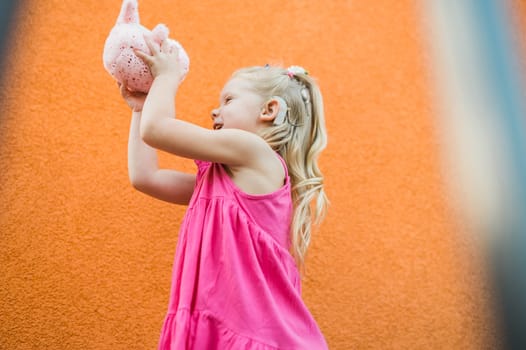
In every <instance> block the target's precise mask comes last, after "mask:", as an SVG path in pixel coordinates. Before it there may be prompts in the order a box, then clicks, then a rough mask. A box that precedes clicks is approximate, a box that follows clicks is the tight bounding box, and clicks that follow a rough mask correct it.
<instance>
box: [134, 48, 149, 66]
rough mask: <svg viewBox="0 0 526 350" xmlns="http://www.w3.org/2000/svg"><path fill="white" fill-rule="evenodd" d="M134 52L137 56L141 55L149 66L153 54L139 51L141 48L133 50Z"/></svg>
mask: <svg viewBox="0 0 526 350" xmlns="http://www.w3.org/2000/svg"><path fill="white" fill-rule="evenodd" d="M133 52H134V53H135V54H136V55H137V57H139V58H140V59H142V60H143V61H144V63H146V64H147V65H148V66H149V65H150V64H151V62H152V56H150V55H147V54H145V53H144V52H142V51H139V50H137V49H135V50H133Z"/></svg>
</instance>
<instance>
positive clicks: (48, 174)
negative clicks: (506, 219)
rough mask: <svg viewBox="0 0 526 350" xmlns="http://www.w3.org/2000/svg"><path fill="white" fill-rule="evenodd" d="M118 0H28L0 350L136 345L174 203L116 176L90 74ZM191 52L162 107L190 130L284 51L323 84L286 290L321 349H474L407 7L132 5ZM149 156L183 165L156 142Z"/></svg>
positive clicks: (20, 35)
mask: <svg viewBox="0 0 526 350" xmlns="http://www.w3.org/2000/svg"><path fill="white" fill-rule="evenodd" d="M120 3H121V2H120V0H104V1H101V0H82V1H77V0H60V1H59V0H47V1H36V0H32V1H31V0H27V1H26V2H25V6H24V8H23V9H22V11H21V12H20V16H19V21H18V25H17V29H16V36H15V40H14V42H13V45H12V46H11V48H10V52H9V63H8V65H7V67H8V71H7V72H5V73H4V76H3V78H4V82H5V85H4V87H3V89H2V90H1V92H0V98H1V105H2V109H1V110H2V112H1V115H0V133H1V134H0V168H1V172H0V196H1V198H2V200H1V202H0V230H1V234H0V240H1V241H0V269H1V271H0V349H152V348H154V347H155V346H156V344H157V340H158V335H159V331H160V327H161V324H162V320H163V318H164V313H165V310H166V306H167V302H168V292H169V286H170V277H171V267H172V259H173V254H174V249H175V245H176V242H177V232H178V226H179V223H180V221H181V218H182V215H183V213H184V209H185V208H184V207H180V206H173V205H169V204H166V203H162V202H159V201H156V200H154V199H151V198H148V197H146V196H144V195H142V194H140V193H138V192H136V191H134V190H133V189H132V187H131V185H130V184H129V182H128V178H127V168H126V145H127V133H128V126H129V117H130V115H129V114H130V113H129V111H128V109H127V107H126V106H125V104H124V103H123V101H122V100H121V99H120V96H119V94H118V91H117V88H116V86H115V84H114V83H113V81H112V79H111V78H110V77H109V75H108V74H107V73H106V72H105V71H104V69H103V67H102V62H101V61H102V58H101V55H102V48H103V44H104V40H105V37H106V35H107V33H108V32H109V30H110V28H111V27H112V26H113V24H114V21H115V19H116V17H117V14H118V11H119V8H120ZM140 11H141V19H142V22H143V23H144V24H145V25H147V26H148V27H152V26H153V25H155V24H156V23H157V22H164V23H166V24H168V25H169V27H170V28H171V30H172V33H173V35H174V36H175V37H176V38H177V39H179V40H180V41H181V43H182V44H183V45H184V47H185V48H186V50H187V52H188V53H189V55H190V57H191V72H190V74H189V76H188V77H187V79H186V80H185V81H184V83H183V86H182V88H181V89H180V94H179V95H178V97H177V102H178V108H179V110H178V113H179V115H180V116H181V117H182V118H184V119H188V120H192V121H195V122H196V123H198V124H200V125H209V117H208V115H209V112H210V110H211V109H212V107H214V106H215V104H216V101H217V99H218V94H219V91H220V89H221V88H222V85H223V84H224V82H225V80H226V79H227V77H228V76H229V75H230V74H231V72H232V71H233V70H234V69H236V68H239V67H242V66H246V65H262V64H265V63H267V62H282V63H283V64H284V65H290V64H300V65H303V66H305V67H307V68H308V70H309V71H310V72H311V74H312V75H314V76H316V77H317V78H318V80H319V83H320V86H321V89H322V92H323V93H324V97H325V104H326V114H327V126H328V131H329V135H330V140H329V147H328V149H327V150H326V152H325V153H324V155H323V158H322V164H321V165H322V168H323V170H324V171H325V175H326V184H327V191H328V194H329V196H330V199H331V202H332V205H331V208H330V212H329V215H328V217H327V219H326V221H325V223H324V224H323V226H322V227H321V229H320V231H318V232H317V233H316V235H315V237H314V242H313V245H312V248H311V253H310V255H309V258H308V260H307V277H306V279H305V281H304V288H303V289H304V291H303V295H304V299H305V301H306V303H307V305H308V307H309V308H310V310H311V311H312V313H313V314H314V316H315V318H316V319H317V321H318V323H319V325H320V327H321V329H322V331H323V332H324V334H325V336H326V338H327V341H328V343H329V345H330V348H331V349H480V348H484V347H485V346H486V345H487V341H488V335H490V336H491V335H492V334H494V332H493V331H491V330H490V329H492V326H491V325H490V324H491V322H490V318H491V317H488V315H487V312H486V311H485V310H486V309H487V297H488V292H487V289H488V286H487V284H486V283H485V282H484V274H483V270H484V268H483V264H482V261H481V260H480V258H479V256H480V254H479V252H478V250H477V249H476V244H475V243H474V242H473V241H472V240H471V239H470V238H469V236H467V235H465V234H463V233H461V232H459V231H458V230H457V228H456V226H455V225H454V224H453V222H452V220H451V215H450V211H449V209H448V206H447V202H446V198H445V195H444V193H446V191H444V185H443V181H442V178H441V177H440V162H439V141H438V140H437V138H436V136H435V132H434V129H433V125H434V121H433V115H432V113H431V103H430V98H429V93H428V91H429V89H430V88H429V84H428V82H427V72H426V69H425V68H426V66H425V63H426V62H427V53H426V50H425V43H424V40H423V37H422V34H421V32H420V22H419V12H418V10H417V8H416V7H415V5H414V3H413V2H412V1H408V0H404V1H349V0H334V1H324V2H322V1H300V0H293V1H279V0H263V1H256V0H254V1H252V0H251V1H246V2H242V3H241V2H239V1H237V0H224V1H212V0H206V1H205V0H200V1H174V0H157V1H153V0H142V1H140ZM161 162H162V165H163V166H166V167H182V168H184V169H187V170H188V171H191V170H193V169H194V166H193V164H192V163H191V162H190V161H186V160H177V159H173V158H172V157H170V156H167V155H164V154H163V155H162V157H161Z"/></svg>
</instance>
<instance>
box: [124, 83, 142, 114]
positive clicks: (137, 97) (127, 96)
mask: <svg viewBox="0 0 526 350" xmlns="http://www.w3.org/2000/svg"><path fill="white" fill-rule="evenodd" d="M117 84H118V85H119V89H120V91H121V95H122V97H123V98H124V100H125V101H126V103H127V104H128V106H130V108H131V109H132V110H133V111H134V112H140V111H142V106H143V105H144V100H146V96H147V94H145V93H144V92H134V91H130V90H128V89H127V88H126V86H124V85H122V84H121V83H117Z"/></svg>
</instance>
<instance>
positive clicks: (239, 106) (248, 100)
mask: <svg viewBox="0 0 526 350" xmlns="http://www.w3.org/2000/svg"><path fill="white" fill-rule="evenodd" d="M263 104H264V101H263V99H262V97H261V96H259V95H258V94H257V93H256V92H254V90H253V89H252V88H251V84H250V82H249V81H248V80H246V79H241V78H232V79H231V80H229V81H228V82H227V83H226V85H225V86H224V88H223V91H222V92H221V95H220V98H219V107H218V108H216V109H214V110H213V111H212V119H213V121H214V129H216V130H217V129H222V128H231V129H242V130H245V131H249V132H254V133H255V132H257V130H258V129H259V128H260V127H261V125H262V124H263V122H262V121H261V120H260V118H259V116H260V114H261V112H262V109H263Z"/></svg>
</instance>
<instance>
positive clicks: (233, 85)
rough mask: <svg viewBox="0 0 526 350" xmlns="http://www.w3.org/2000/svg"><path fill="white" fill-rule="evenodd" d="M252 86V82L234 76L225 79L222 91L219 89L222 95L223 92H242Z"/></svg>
mask: <svg viewBox="0 0 526 350" xmlns="http://www.w3.org/2000/svg"><path fill="white" fill-rule="evenodd" d="M251 88H252V84H251V83H250V81H248V80H247V79H243V78H238V77H234V78H232V79H230V80H229V81H227V83H226V84H225V86H224V87H223V91H221V95H224V94H225V93H233V92H237V93H239V92H243V91H246V90H250V89H251Z"/></svg>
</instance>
